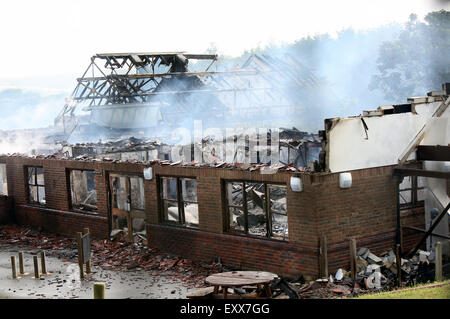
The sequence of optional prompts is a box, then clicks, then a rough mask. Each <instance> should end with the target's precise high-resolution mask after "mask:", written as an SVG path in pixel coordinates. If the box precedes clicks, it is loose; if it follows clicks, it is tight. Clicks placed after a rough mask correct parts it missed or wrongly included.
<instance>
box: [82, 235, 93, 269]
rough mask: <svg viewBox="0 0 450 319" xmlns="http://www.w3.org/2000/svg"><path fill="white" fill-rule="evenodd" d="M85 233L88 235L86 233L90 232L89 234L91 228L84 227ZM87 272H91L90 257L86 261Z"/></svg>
mask: <svg viewBox="0 0 450 319" xmlns="http://www.w3.org/2000/svg"><path fill="white" fill-rule="evenodd" d="M83 234H84V235H86V234H88V235H89V228H87V227H86V228H84V229H83ZM86 273H87V274H90V273H91V260H90V259H89V260H88V261H87V262H86Z"/></svg>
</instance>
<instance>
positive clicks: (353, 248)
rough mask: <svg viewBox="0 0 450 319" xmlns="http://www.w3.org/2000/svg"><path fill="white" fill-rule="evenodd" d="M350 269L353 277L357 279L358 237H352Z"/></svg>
mask: <svg viewBox="0 0 450 319" xmlns="http://www.w3.org/2000/svg"><path fill="white" fill-rule="evenodd" d="M349 244H350V269H351V272H352V279H353V280H355V278H356V273H357V267H356V239H354V238H351V239H350V242H349Z"/></svg>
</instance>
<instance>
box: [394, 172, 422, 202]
mask: <svg viewBox="0 0 450 319" xmlns="http://www.w3.org/2000/svg"><path fill="white" fill-rule="evenodd" d="M424 181H425V178H424V177H421V176H405V177H404V178H403V181H402V182H401V183H400V186H399V193H398V196H399V203H400V208H401V209H408V208H413V207H417V206H422V205H423V203H424V199H425V187H424Z"/></svg>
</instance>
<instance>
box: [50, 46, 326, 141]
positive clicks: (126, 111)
mask: <svg viewBox="0 0 450 319" xmlns="http://www.w3.org/2000/svg"><path fill="white" fill-rule="evenodd" d="M217 59H218V56H217V55H215V54H187V53H185V52H154V53H103V54H96V55H94V56H93V57H92V58H91V63H90V64H89V66H88V68H87V69H86V71H85V72H84V74H83V75H82V76H81V77H80V78H78V79H77V85H76V87H75V89H74V91H73V93H72V95H71V96H70V98H68V99H67V103H66V104H65V105H64V107H63V109H62V111H61V112H60V114H59V115H58V117H57V118H56V119H55V125H58V126H60V127H61V126H62V127H63V130H64V134H65V135H66V136H70V134H71V132H72V131H73V130H74V129H75V127H76V126H77V120H76V111H77V110H79V109H80V107H81V110H82V111H85V112H88V113H90V119H91V122H92V123H95V124H97V125H100V126H103V127H109V128H113V129H138V128H145V127H157V126H158V125H176V123H178V122H179V121H180V120H183V119H184V118H186V116H190V117H194V116H199V117H202V118H203V117H205V116H207V117H208V120H211V121H213V120H216V121H219V122H220V121H223V120H224V118H227V117H233V116H254V117H258V116H259V115H265V116H266V115H267V112H269V113H274V114H276V113H277V111H279V110H280V108H286V107H288V108H289V107H290V108H293V109H298V108H299V107H301V106H305V105H306V104H308V100H309V98H308V89H311V88H314V87H316V86H317V85H318V84H319V80H318V79H317V77H315V76H314V74H313V73H312V72H311V71H310V70H309V69H308V68H306V67H304V66H303V65H302V64H301V63H300V62H299V61H297V60H296V59H295V57H293V56H289V55H285V56H283V57H280V58H274V57H269V56H264V55H251V56H250V57H249V58H248V60H247V61H246V62H245V63H244V64H243V65H242V66H241V67H240V68H232V69H229V70H224V71H209V69H210V68H211V66H212V65H213V64H214V63H215V62H216V61H217ZM190 60H205V61H206V62H207V63H206V64H204V65H205V68H204V70H202V71H200V72H190V71H189V69H188V64H189V61H190Z"/></svg>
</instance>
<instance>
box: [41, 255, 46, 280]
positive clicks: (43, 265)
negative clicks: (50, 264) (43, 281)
mask: <svg viewBox="0 0 450 319" xmlns="http://www.w3.org/2000/svg"><path fill="white" fill-rule="evenodd" d="M41 268H42V272H41V273H42V274H43V275H47V267H45V251H43V250H41Z"/></svg>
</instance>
